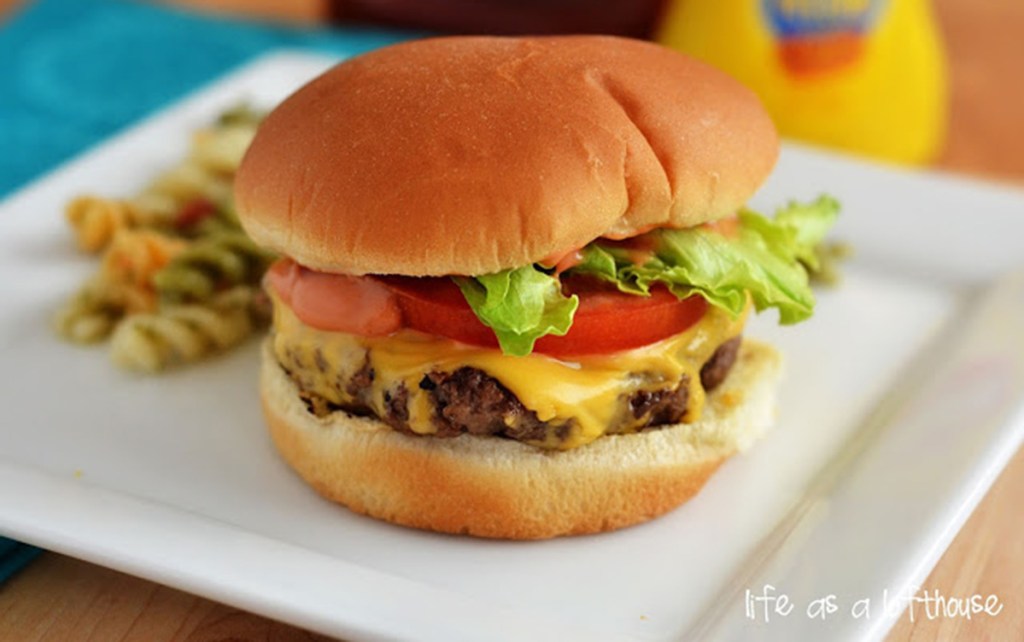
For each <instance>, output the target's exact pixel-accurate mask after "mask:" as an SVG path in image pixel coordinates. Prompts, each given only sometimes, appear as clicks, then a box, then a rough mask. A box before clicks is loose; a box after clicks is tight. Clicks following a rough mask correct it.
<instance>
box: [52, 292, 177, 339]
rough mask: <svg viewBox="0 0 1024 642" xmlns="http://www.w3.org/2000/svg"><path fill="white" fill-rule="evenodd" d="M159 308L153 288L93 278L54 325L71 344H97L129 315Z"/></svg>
mask: <svg viewBox="0 0 1024 642" xmlns="http://www.w3.org/2000/svg"><path fill="white" fill-rule="evenodd" d="M156 307H157V300H156V295H155V293H154V292H153V291H152V289H149V288H144V287H139V286H137V285H135V284H131V283H118V282H115V281H108V280H106V279H103V278H93V279H91V280H89V281H87V282H86V284H85V285H84V286H83V287H82V288H81V289H80V290H79V291H78V292H77V293H76V294H75V296H73V297H72V298H71V299H70V300H69V301H68V302H67V303H66V304H65V305H64V306H63V307H61V308H60V309H59V310H58V311H57V313H56V314H55V315H54V318H53V325H54V329H55V330H56V332H57V334H58V335H60V336H61V337H63V338H65V339H67V340H68V341H71V342H73V343H96V342H99V341H102V340H104V339H106V338H107V337H108V336H109V335H110V333H111V332H112V331H113V330H114V327H115V326H116V325H117V323H118V322H119V321H120V320H121V319H122V318H123V317H124V316H125V315H126V314H132V313H137V312H150V311H152V310H155V309H156Z"/></svg>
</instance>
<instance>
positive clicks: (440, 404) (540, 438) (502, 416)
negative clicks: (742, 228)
mask: <svg viewBox="0 0 1024 642" xmlns="http://www.w3.org/2000/svg"><path fill="white" fill-rule="evenodd" d="M740 342H741V337H738V336H737V337H733V338H732V339H729V340H728V341H725V342H724V343H722V344H721V345H720V346H718V348H717V349H716V350H715V352H714V354H712V355H711V358H710V359H708V360H707V362H705V363H704V364H703V366H702V367H701V370H700V383H701V386H702V387H703V388H704V390H705V391H711V390H714V389H715V388H716V387H718V385H719V384H721V383H722V381H723V380H724V379H725V377H726V376H727V375H728V374H729V370H730V369H732V366H733V364H734V363H735V361H736V356H737V354H738V353H739V347H740ZM370 364H371V355H369V354H368V355H367V358H366V361H365V362H364V363H363V366H362V367H361V368H360V369H359V370H358V371H357V372H356V373H355V375H354V376H352V377H351V378H350V379H349V380H348V381H347V383H346V385H345V389H346V391H347V392H348V393H349V395H350V396H351V397H352V398H353V399H354V400H355V402H354V403H352V404H349V405H346V406H340V405H337V404H334V403H332V402H330V401H328V400H327V399H325V398H323V397H321V396H320V395H317V394H315V393H312V392H309V391H307V390H303V387H302V383H301V381H300V378H299V377H295V376H293V377H292V378H293V380H295V381H296V383H297V384H298V385H299V388H300V396H301V397H302V398H303V400H304V401H305V402H306V406H307V408H309V411H310V412H312V413H314V414H315V415H317V416H325V415H327V414H329V413H331V412H336V411H344V412H348V413H350V414H354V415H360V416H376V417H377V418H378V419H380V420H382V421H384V422H385V423H387V424H388V425H389V426H391V427H392V428H394V429H396V430H399V431H402V432H407V433H409V434H417V433H414V432H413V431H412V430H410V428H409V423H408V422H409V391H408V390H407V389H406V388H405V385H404V384H402V385H399V386H398V387H397V388H394V389H392V390H389V391H387V392H386V393H385V396H384V402H385V403H384V408H385V412H384V413H383V416H378V415H377V413H375V412H374V411H373V410H372V408H371V404H370V403H369V395H370V393H371V385H372V383H373V380H374V372H373V368H372V366H371V365H370ZM419 387H420V388H421V389H422V390H424V391H426V392H427V393H428V395H429V398H430V400H431V403H432V405H433V413H432V420H433V423H434V426H435V428H436V432H435V433H433V434H432V435H431V436H435V437H455V436H458V435H460V434H462V433H469V434H473V435H494V436H499V437H506V438H509V439H515V440H517V441H524V442H533V443H540V442H543V443H544V444H545V445H546V446H549V447H555V446H557V444H558V443H560V442H564V441H565V440H566V438H567V437H568V436H569V435H570V434H571V432H572V430H573V429H574V428H575V426H574V422H573V421H572V420H569V421H568V422H565V423H552V422H545V421H541V420H540V419H538V418H537V415H536V413H534V412H533V411H532V410H529V409H528V408H526V407H525V406H524V405H523V404H522V402H520V401H519V399H518V398H517V397H516V396H515V394H513V393H512V392H511V391H510V390H509V389H508V388H506V387H505V386H503V385H502V384H501V382H500V381H498V380H497V379H495V378H494V377H492V376H490V375H488V374H487V373H486V372H484V371H482V370H479V369H477V368H469V367H463V368H459V369H457V370H455V371H453V372H431V373H429V374H427V375H425V376H424V377H423V378H422V379H421V380H420V382H419ZM688 397H689V380H688V378H687V377H685V376H684V377H683V379H682V380H680V381H677V382H675V385H674V386H671V387H669V386H666V387H662V388H656V389H653V390H648V389H644V390H638V391H636V392H634V393H632V394H630V395H623V397H622V398H621V400H620V402H621V408H620V412H618V413H617V414H616V417H618V419H617V420H616V422H615V424H613V425H612V426H610V427H609V428H608V430H607V432H608V433H610V434H611V433H625V432H635V431H637V430H646V429H650V428H657V427H659V426H667V425H672V424H677V423H679V422H680V421H683V420H684V419H685V413H686V407H687V402H688V401H689V398H688Z"/></svg>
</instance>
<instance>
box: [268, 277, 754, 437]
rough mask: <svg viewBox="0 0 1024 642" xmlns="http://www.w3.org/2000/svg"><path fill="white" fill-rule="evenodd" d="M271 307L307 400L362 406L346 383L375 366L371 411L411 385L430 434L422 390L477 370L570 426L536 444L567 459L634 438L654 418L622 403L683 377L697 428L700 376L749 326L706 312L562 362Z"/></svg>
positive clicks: (419, 425) (429, 404)
mask: <svg viewBox="0 0 1024 642" xmlns="http://www.w3.org/2000/svg"><path fill="white" fill-rule="evenodd" d="M273 298H274V331H275V336H274V350H275V353H276V355H277V357H278V359H279V360H280V362H281V364H282V365H283V366H284V367H285V368H287V369H288V370H289V371H290V372H291V374H292V376H293V377H294V378H295V379H296V381H297V383H298V384H299V386H300V387H301V388H302V389H304V390H305V391H307V392H312V393H315V394H317V395H320V396H322V397H324V398H325V399H327V400H328V401H330V402H332V403H335V404H338V405H342V406H345V405H351V404H353V402H354V401H355V397H354V396H353V394H352V393H351V392H350V391H348V390H346V387H347V383H348V381H349V380H350V379H351V378H352V377H353V375H355V374H356V373H357V372H359V371H360V370H361V369H362V368H363V367H364V366H365V365H366V364H367V359H369V366H370V367H372V369H373V373H374V376H373V381H372V383H371V384H370V387H371V392H370V396H369V405H370V406H371V408H372V409H373V410H374V412H375V413H376V414H377V415H378V416H385V413H386V412H387V408H388V405H387V404H388V402H389V401H390V400H391V395H392V394H393V392H394V391H395V390H397V389H398V387H399V386H401V385H404V387H405V390H406V391H407V393H408V415H409V419H408V424H409V427H410V429H411V430H413V431H414V432H417V433H420V434H431V433H434V432H436V430H437V428H436V425H435V423H434V420H433V413H434V404H433V401H432V399H431V398H430V392H429V391H427V390H423V389H421V388H420V385H419V384H420V381H421V380H422V379H423V377H424V376H425V375H427V374H428V373H431V372H441V373H445V372H454V371H455V370H458V369H459V368H462V367H470V368H477V369H479V370H482V371H484V372H486V373H487V374H488V375H490V376H492V377H494V378H495V379H497V380H498V381H500V382H501V383H502V385H504V386H505V387H506V388H508V389H509V390H510V391H511V392H512V393H513V394H515V396H516V397H518V398H519V401H520V402H522V404H523V405H524V406H525V407H526V408H527V409H528V410H532V411H533V412H534V413H536V415H537V418H538V419H540V420H541V421H545V422H552V423H553V424H555V425H561V424H566V425H568V426H569V429H568V430H567V431H563V434H562V435H560V436H558V437H556V436H555V435H554V434H549V435H548V438H547V439H545V440H543V441H537V442H530V443H534V444H535V445H537V446H540V447H546V448H561V449H568V448H575V447H577V446H582V445H583V444H587V443H589V442H591V441H593V440H594V439H597V438H598V437H600V436H602V435H604V434H605V433H606V432H607V431H608V428H609V426H612V425H616V426H618V428H617V430H616V431H617V432H629V431H630V430H635V429H637V428H638V427H640V426H642V425H643V424H644V422H645V421H646V420H647V417H639V418H636V417H633V416H632V415H631V414H630V415H629V416H628V417H624V416H623V414H622V413H623V412H624V411H625V407H626V405H627V404H625V403H624V402H623V400H624V399H625V398H626V397H628V396H630V395H632V394H634V393H636V392H638V391H640V390H657V389H664V388H675V387H676V385H677V384H678V383H679V382H680V380H682V379H683V377H686V381H687V383H686V385H688V386H689V396H688V402H687V409H686V414H685V415H684V419H683V420H684V421H685V422H692V421H696V420H697V419H699V418H700V414H701V411H702V408H703V405H704V390H703V388H702V387H701V385H700V368H701V366H702V365H703V364H704V363H705V362H706V361H707V360H708V359H709V358H710V357H711V355H712V354H713V353H714V351H715V350H716V349H717V348H718V346H719V345H721V344H722V343H723V342H725V341H727V340H728V339H730V338H732V337H734V336H737V335H738V334H740V332H741V331H742V329H743V324H744V321H745V319H746V314H744V315H742V316H741V317H740V318H738V319H732V318H731V317H730V316H729V315H728V313H726V312H725V311H723V310H720V309H719V308H715V307H709V308H708V312H707V313H706V314H705V315H704V318H703V319H702V320H701V321H700V322H699V323H697V324H695V325H694V326H693V327H691V328H689V329H688V330H686V331H685V332H683V333H681V334H678V335H675V336H672V337H669V338H667V339H664V340H662V341H659V342H657V343H653V344H651V345H648V346H645V347H642V348H637V349H633V350H624V351H621V352H616V353H612V354H606V355H587V356H581V357H576V358H573V359H572V360H562V359H556V358H554V357H549V356H546V355H543V354H538V353H534V354H530V355H528V356H525V357H512V356H506V355H504V354H502V353H501V352H500V351H498V350H492V349H488V348H481V347H476V346H470V345H466V344H463V343H459V342H456V341H452V340H450V339H445V338H441V337H436V336H431V335H427V334H423V333H420V332H416V331H414V330H402V331H400V332H398V333H395V334H393V335H391V336H388V337H360V336H356V335H351V334H346V333H342V332H328V331H324V330H318V329H316V328H312V327H310V326H308V325H306V324H304V323H302V321H300V320H299V319H298V318H297V317H296V316H295V313H294V312H293V311H292V310H291V309H290V308H289V307H288V306H287V305H286V304H284V303H283V302H281V301H280V300H279V299H278V298H277V297H276V296H274V297H273ZM623 422H626V423H625V424H624V423H623ZM623 426H625V428H623ZM566 432H567V434H566Z"/></svg>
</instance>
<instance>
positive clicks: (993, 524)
mask: <svg viewBox="0 0 1024 642" xmlns="http://www.w3.org/2000/svg"><path fill="white" fill-rule="evenodd" d="M189 1H190V2H192V3H194V2H195V1H196V0H189ZM225 1H226V2H227V3H228V4H230V5H233V6H239V5H242V4H243V2H242V0H225ZM897 1H898V0H897ZM317 2H318V0H307V1H304V2H301V3H299V4H300V5H301V6H302V7H303V11H304V12H306V13H305V14H304V15H303V16H302V17H303V19H308V17H309V15H312V14H314V13H315V7H316V5H317ZM10 4H12V0H0V12H2V11H3V9H4V7H5V6H8V5H10ZM257 4H260V5H261V10H262V11H265V12H266V11H274V10H275V9H274V8H275V7H278V6H280V5H279V4H275V3H270V2H260V3H257ZM935 6H936V10H937V13H938V16H939V20H940V24H941V26H942V29H943V31H944V33H945V36H946V41H947V46H948V51H949V58H950V70H951V74H952V113H951V127H950V135H949V141H948V144H947V148H946V151H945V153H944V154H943V156H942V158H941V159H940V161H939V163H938V165H939V166H940V167H944V168H947V169H951V170H956V171H962V172H966V173H970V174H973V175H976V176H983V177H987V178H994V179H997V180H1000V181H1006V182H1011V183H1015V184H1018V185H1024V82H1021V81H1022V80H1024V70H1022V67H1024V2H1022V1H1021V0H938V1H937V2H936V3H935ZM965 214H967V215H969V213H965ZM1021 215H1022V216H1024V212H1022V213H1021ZM1022 243H1024V240H1022ZM1022 507H1024V449H1022V450H1021V451H1020V452H1018V453H1017V455H1016V457H1015V458H1014V459H1013V461H1012V462H1011V463H1010V465H1009V466H1008V467H1007V469H1006V470H1005V471H1004V472H1003V474H1002V475H1001V476H1000V477H999V479H998V481H997V482H996V483H995V485H994V486H993V488H992V490H991V491H990V492H989V493H988V495H987V496H986V497H985V499H984V500H983V501H982V503H981V504H980V506H979V507H978V509H977V510H976V511H975V512H974V514H973V515H972V516H971V518H970V520H969V521H968V522H967V524H966V526H964V528H963V530H961V532H960V533H959V535H958V536H957V537H956V539H955V541H954V542H953V544H952V545H951V546H950V548H949V549H948V550H947V551H946V553H945V555H944V556H943V557H942V559H941V561H940V562H939V564H938V565H937V566H936V568H935V569H934V571H933V572H932V574H931V576H930V577H929V578H928V580H927V581H926V582H925V583H924V585H923V587H925V588H928V589H938V590H939V591H941V593H942V594H943V595H947V596H969V595H973V594H982V595H989V594H996V595H998V596H1000V599H1001V600H1002V602H1003V603H1004V604H1005V608H1004V610H1003V611H1002V612H1001V613H1000V614H999V615H998V616H997V617H994V618H992V617H984V618H980V619H979V618H973V619H971V620H966V619H962V618H958V619H935V620H927V619H925V618H921V617H918V618H917V620H916V621H915V622H913V623H912V622H910V620H909V618H908V617H907V616H906V615H904V617H903V618H901V620H900V621H899V622H898V624H897V625H896V627H895V628H894V629H893V631H892V632H891V633H890V635H889V640H890V641H901V642H902V641H905V640H911V641H914V642H917V641H925V640H997V641H998V640H1020V639H1022V636H1024V633H1022V632H1024V537H1022V536H1021V533H1024V509H1022ZM324 639H326V638H324V637H322V636H318V635H314V634H311V633H308V632H306V631H302V630H299V629H296V628H294V627H291V626H288V625H286V624H281V623H279V622H274V621H272V620H268V619H266V618H263V617H260V616H258V615H253V614H249V613H246V612H244V611H239V610H238V609H235V608H232V607H229V606H225V605H222V604H218V603H215V602H211V601H209V600H206V599H203V598H199V597H195V596H193V595H189V594H187V593H183V592H181V591H178V590H175V589H171V588H167V587H165V586H160V585H157V584H154V583H152V582H148V581H146V580H141V579H138V578H135V577H131V576H128V575H124V574H122V573H118V572H116V571H112V570H109V569H105V568H102V567H99V566H95V565H93V564H89V563H87V562H82V561H79V560H75V559H72V558H70V557H66V556H63V555H58V554H55V553H46V554H44V555H43V556H42V557H41V558H40V559H39V560H38V561H36V562H35V563H34V564H32V565H31V566H30V567H29V568H28V569H26V570H25V571H23V572H22V573H21V574H20V575H18V576H17V577H15V578H14V579H12V580H11V581H9V582H8V583H7V584H5V585H3V586H0V640H18V641H25V642H31V641H47V642H62V641H64V640H96V641H103V642H106V641H119V640H138V641H146V642H150V641H161V640H174V641H178V642H184V641H188V642H208V641H210V642H212V641H227V640H268V641H270V640H273V641H274V642H291V641H295V640H324Z"/></svg>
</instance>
